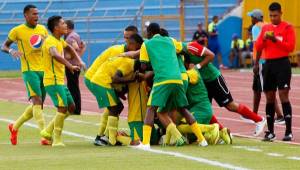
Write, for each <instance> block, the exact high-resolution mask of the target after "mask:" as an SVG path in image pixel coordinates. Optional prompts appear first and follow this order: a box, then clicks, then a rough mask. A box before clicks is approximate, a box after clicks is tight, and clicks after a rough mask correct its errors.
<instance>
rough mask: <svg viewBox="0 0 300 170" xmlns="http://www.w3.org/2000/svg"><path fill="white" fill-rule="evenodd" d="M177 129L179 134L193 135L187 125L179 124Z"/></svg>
mask: <svg viewBox="0 0 300 170" xmlns="http://www.w3.org/2000/svg"><path fill="white" fill-rule="evenodd" d="M177 129H178V130H179V132H180V133H183V134H187V133H193V131H192V129H191V127H190V125H187V124H181V125H179V126H177Z"/></svg>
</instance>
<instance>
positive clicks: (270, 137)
mask: <svg viewBox="0 0 300 170" xmlns="http://www.w3.org/2000/svg"><path fill="white" fill-rule="evenodd" d="M265 133H266V134H265V138H264V139H263V140H262V141H264V142H273V141H274V140H275V139H276V135H275V134H274V133H270V132H269V131H267V132H265Z"/></svg>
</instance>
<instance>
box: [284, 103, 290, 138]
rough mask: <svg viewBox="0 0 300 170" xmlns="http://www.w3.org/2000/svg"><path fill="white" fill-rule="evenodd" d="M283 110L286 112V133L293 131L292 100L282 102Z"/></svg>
mask: <svg viewBox="0 0 300 170" xmlns="http://www.w3.org/2000/svg"><path fill="white" fill-rule="evenodd" d="M282 111H283V114H284V120H285V126H286V131H285V133H286V135H288V134H290V133H292V106H291V103H290V102H286V103H282Z"/></svg>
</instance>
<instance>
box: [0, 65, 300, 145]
mask: <svg viewBox="0 0 300 170" xmlns="http://www.w3.org/2000/svg"><path fill="white" fill-rule="evenodd" d="M223 76H224V77H225V80H226V82H227V85H228V88H229V89H230V91H231V93H232V96H233V98H234V100H235V101H236V102H238V103H243V104H246V105H248V106H249V107H250V108H252V73H250V72H240V71H224V72H223ZM298 84H300V75H299V76H297V75H293V78H292V85H291V87H292V89H291V92H290V99H291V103H292V109H293V134H294V142H295V143H297V144H300V137H298V134H299V132H300V125H299V122H300V106H299V103H300V87H298V86H297V85H298ZM80 86H81V95H82V110H83V111H84V112H85V113H87V114H88V113H93V114H97V113H99V114H100V113H101V112H102V111H100V110H99V109H98V106H97V102H96V99H95V98H94V96H93V95H92V94H91V93H90V92H89V91H88V90H87V88H86V87H85V85H84V84H83V81H82V78H81V83H80ZM0 91H2V95H1V96H0V99H1V100H6V101H13V102H21V103H27V102H28V100H27V94H26V91H25V86H24V83H23V80H22V79H21V78H17V79H0ZM45 104H46V105H50V106H52V102H51V101H50V98H49V97H47V99H46V103H45ZM124 105H125V109H124V111H123V113H122V115H123V116H126V115H127V108H126V107H127V103H126V102H125V104H124ZM213 109H214V113H215V114H216V115H217V118H218V119H219V121H220V122H221V123H222V124H224V126H226V127H229V128H230V129H231V131H232V132H233V133H234V134H235V135H240V136H245V137H253V136H252V134H253V132H254V129H255V125H254V124H251V123H246V122H244V121H243V120H241V119H240V116H239V115H238V114H236V113H233V112H229V111H227V110H226V109H225V108H220V107H219V106H218V105H217V104H216V103H215V102H214V103H213ZM259 114H260V115H263V116H265V98H264V96H262V100H261V105H260V108H259ZM265 129H266V128H265ZM284 131H285V125H276V126H275V132H276V135H277V139H278V140H281V139H282V138H283V135H284ZM262 136H263V134H262V135H261V136H260V137H262Z"/></svg>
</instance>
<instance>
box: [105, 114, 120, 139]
mask: <svg viewBox="0 0 300 170" xmlns="http://www.w3.org/2000/svg"><path fill="white" fill-rule="evenodd" d="M107 129H108V139H109V143H110V144H111V145H115V144H116V142H117V130H118V118H117V117H115V116H108V121H107Z"/></svg>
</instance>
